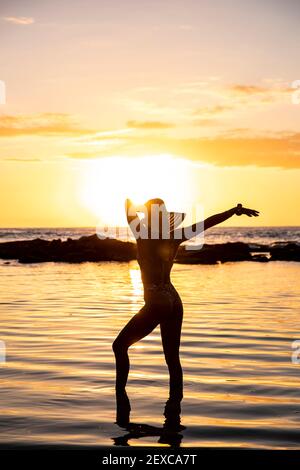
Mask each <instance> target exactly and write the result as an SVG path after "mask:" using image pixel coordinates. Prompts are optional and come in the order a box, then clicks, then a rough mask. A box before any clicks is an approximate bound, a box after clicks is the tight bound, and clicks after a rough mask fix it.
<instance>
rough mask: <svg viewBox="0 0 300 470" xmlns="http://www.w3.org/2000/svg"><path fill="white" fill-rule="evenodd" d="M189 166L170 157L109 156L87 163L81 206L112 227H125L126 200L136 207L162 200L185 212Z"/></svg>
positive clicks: (189, 194) (180, 160)
mask: <svg viewBox="0 0 300 470" xmlns="http://www.w3.org/2000/svg"><path fill="white" fill-rule="evenodd" d="M190 171H191V169H190V167H189V164H188V162H187V161H185V160H184V159H182V158H174V157H173V156H171V155H155V156H145V157H107V158H99V159H95V160H92V161H89V162H85V167H84V170H83V175H82V184H81V189H80V199H81V201H82V203H83V204H84V205H85V206H86V207H87V208H88V209H89V210H90V211H91V212H92V213H93V214H95V215H96V216H97V218H98V221H99V222H100V223H102V224H106V225H109V226H124V225H126V218H125V212H124V203H125V199H126V198H127V197H129V198H130V199H132V200H133V201H134V202H135V203H136V204H143V203H144V202H145V201H146V200H147V199H150V198H152V197H160V198H162V199H164V200H165V202H166V204H167V206H168V207H169V208H170V210H184V209H185V207H186V205H187V204H188V202H189V201H190V199H191V190H190V189H189V188H190V185H189V181H190Z"/></svg>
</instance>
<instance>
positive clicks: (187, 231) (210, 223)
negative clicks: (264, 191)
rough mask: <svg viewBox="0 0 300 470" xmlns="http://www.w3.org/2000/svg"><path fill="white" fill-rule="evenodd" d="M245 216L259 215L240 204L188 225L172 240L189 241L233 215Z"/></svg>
mask: <svg viewBox="0 0 300 470" xmlns="http://www.w3.org/2000/svg"><path fill="white" fill-rule="evenodd" d="M242 214H245V215H247V216H248V217H252V216H254V217H257V216H258V215H259V212H258V211H256V210H254V209H247V208H246V207H243V206H242V204H238V205H237V206H236V207H233V208H232V209H229V210H228V211H225V212H220V213H219V214H215V215H212V216H211V217H208V218H207V219H205V220H203V221H201V222H197V223H195V224H193V225H190V226H189V227H184V228H179V229H176V230H175V231H174V238H175V239H177V240H179V241H180V243H182V242H184V241H186V240H189V239H191V238H193V237H195V236H197V235H199V234H200V233H201V232H204V231H205V230H207V229H208V228H211V227H214V226H215V225H218V224H220V223H222V222H224V221H225V220H227V219H229V218H230V217H232V216H233V215H242Z"/></svg>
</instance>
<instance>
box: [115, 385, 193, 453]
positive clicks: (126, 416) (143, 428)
mask: <svg viewBox="0 0 300 470" xmlns="http://www.w3.org/2000/svg"><path fill="white" fill-rule="evenodd" d="M116 401H117V403H116V409H117V419H116V424H118V425H119V426H120V427H121V428H124V429H126V433H125V434H124V435H122V436H119V437H116V438H113V441H114V445H116V446H129V445H130V444H129V441H130V440H134V439H142V438H143V439H144V438H146V437H155V436H158V437H159V439H158V440H157V443H158V444H167V445H168V446H170V447H179V446H180V443H181V440H182V437H183V436H182V434H180V433H179V432H180V431H182V430H183V429H185V427H184V426H182V425H181V424H180V413H181V407H180V403H181V399H178V398H177V399H176V398H169V399H168V400H167V402H166V405H165V409H164V416H165V422H164V424H163V426H162V427H158V426H150V425H149V424H145V423H133V422H132V421H130V411H131V406H130V401H129V398H128V396H127V394H126V393H125V394H124V393H123V394H117V397H116Z"/></svg>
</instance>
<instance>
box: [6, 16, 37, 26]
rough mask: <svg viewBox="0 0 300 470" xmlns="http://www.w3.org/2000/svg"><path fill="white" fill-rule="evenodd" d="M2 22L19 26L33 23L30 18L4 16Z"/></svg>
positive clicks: (32, 19)
mask: <svg viewBox="0 0 300 470" xmlns="http://www.w3.org/2000/svg"><path fill="white" fill-rule="evenodd" d="M3 20H4V21H7V22H8V23H13V24H19V25H29V24H33V23H34V22H35V20H34V18H32V17H31V16H4V17H3Z"/></svg>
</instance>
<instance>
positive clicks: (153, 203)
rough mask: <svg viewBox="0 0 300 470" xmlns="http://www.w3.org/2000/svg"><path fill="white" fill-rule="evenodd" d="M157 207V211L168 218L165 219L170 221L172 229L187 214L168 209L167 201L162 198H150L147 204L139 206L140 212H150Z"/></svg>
mask: <svg viewBox="0 0 300 470" xmlns="http://www.w3.org/2000/svg"><path fill="white" fill-rule="evenodd" d="M155 207H156V208H157V211H158V212H160V213H161V214H162V216H163V217H165V218H166V219H165V221H166V222H168V224H169V227H170V230H174V229H175V228H176V227H178V226H179V225H180V224H181V223H182V222H183V220H184V218H185V216H186V214H185V213H184V212H174V211H171V212H170V211H168V210H167V207H166V204H165V202H164V201H163V199H160V198H154V199H149V200H148V201H146V202H145V204H143V205H142V206H139V208H138V212H141V213H143V214H149V212H150V211H152V210H153V208H155Z"/></svg>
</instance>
